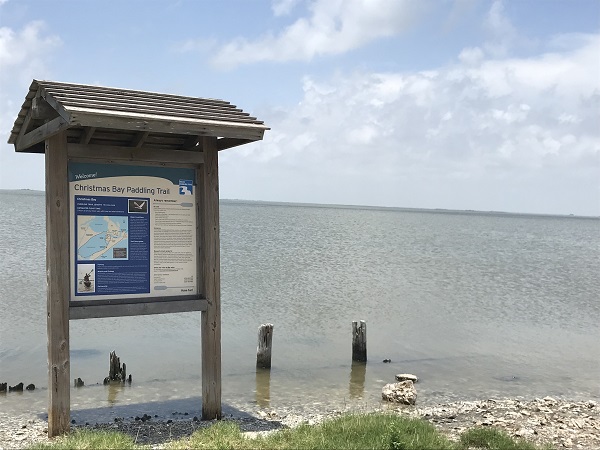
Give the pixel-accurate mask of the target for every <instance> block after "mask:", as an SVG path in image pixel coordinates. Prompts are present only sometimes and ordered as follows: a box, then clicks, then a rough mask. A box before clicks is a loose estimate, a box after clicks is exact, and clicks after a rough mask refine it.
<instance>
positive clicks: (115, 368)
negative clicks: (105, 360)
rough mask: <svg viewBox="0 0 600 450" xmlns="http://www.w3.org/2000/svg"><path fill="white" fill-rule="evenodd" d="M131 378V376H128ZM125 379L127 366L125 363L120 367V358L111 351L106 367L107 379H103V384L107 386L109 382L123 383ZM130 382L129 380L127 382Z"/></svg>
mask: <svg viewBox="0 0 600 450" xmlns="http://www.w3.org/2000/svg"><path fill="white" fill-rule="evenodd" d="M130 377H131V375H130ZM126 379H127V366H126V365H125V363H123V364H122V365H121V358H119V357H118V356H117V353H116V352H114V351H112V352H110V356H109V366H108V377H106V378H105V379H104V384H108V383H110V382H111V381H121V382H123V383H125V380H126ZM129 382H131V380H130V381H129Z"/></svg>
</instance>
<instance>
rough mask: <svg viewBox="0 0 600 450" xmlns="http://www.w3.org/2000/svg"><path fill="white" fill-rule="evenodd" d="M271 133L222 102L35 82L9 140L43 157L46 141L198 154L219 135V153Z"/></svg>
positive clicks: (245, 114)
mask: <svg viewBox="0 0 600 450" xmlns="http://www.w3.org/2000/svg"><path fill="white" fill-rule="evenodd" d="M268 129H269V128H268V127H267V126H265V124H264V122H262V121H260V120H258V119H257V118H256V117H252V116H250V115H249V114H248V113H245V112H244V111H242V110H241V109H239V108H237V107H236V106H235V105H232V104H231V103H229V102H226V101H224V100H218V99H209V98H196V97H183V96H179V95H170V94H160V93H155V92H144V91H135V90H129V89H117V88H108V87H102V86H90V85H82V84H71V83H59V82H54V81H38V80H33V82H32V83H31V86H30V87H29V92H28V93H27V96H26V97H25V101H24V102H23V106H22V107H21V111H20V112H19V115H18V116H17V119H16V120H15V123H14V126H13V129H12V131H11V134H10V138H9V139H8V143H9V144H14V145H15V150H16V151H18V152H30V153H43V152H44V140H45V139H46V138H48V137H50V136H52V135H53V134H56V133H58V132H60V131H63V130H67V141H68V142H69V143H76V144H88V145H109V146H116V147H136V148H148V149H162V150H193V149H196V148H197V145H198V142H199V141H200V140H201V138H202V137H203V136H215V137H218V138H220V139H218V141H217V147H218V149H219V150H223V149H225V148H230V147H234V146H236V145H241V144H245V143H248V142H252V141H257V140H261V139H262V138H263V135H264V132H265V131H266V130H268Z"/></svg>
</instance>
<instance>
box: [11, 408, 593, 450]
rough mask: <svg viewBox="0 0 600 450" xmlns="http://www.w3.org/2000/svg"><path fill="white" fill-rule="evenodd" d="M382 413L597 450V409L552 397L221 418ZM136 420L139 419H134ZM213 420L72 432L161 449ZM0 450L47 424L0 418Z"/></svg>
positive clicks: (273, 423) (253, 427) (264, 423)
mask: <svg viewBox="0 0 600 450" xmlns="http://www.w3.org/2000/svg"><path fill="white" fill-rule="evenodd" d="M369 412H388V413H392V414H400V415H404V416H407V417H413V418H422V419H425V420H428V421H429V422H431V423H432V424H433V425H434V426H435V427H436V428H437V429H438V430H440V431H441V432H442V433H443V434H445V435H446V436H448V437H449V438H450V439H454V440H455V439H457V438H458V436H459V435H460V434H461V433H462V432H464V431H465V430H467V429H469V428H473V427H494V428H498V429H500V430H502V431H505V432H506V433H507V434H509V435H510V436H512V437H514V438H521V439H525V440H527V441H529V442H532V443H535V444H538V445H539V444H550V445H552V446H554V447H555V448H559V449H561V448H565V449H591V448H600V404H599V403H598V402H596V401H593V400H586V401H569V400H564V399H555V398H552V397H544V398H536V399H529V400H526V399H523V398H502V399H488V400H474V401H454V402H448V403H439V404H436V405H430V406H419V405H418V404H417V406H398V405H392V404H378V405H371V406H369V405H366V404H365V405H364V406H363V407H356V406H354V407H351V408H346V409H326V408H323V409H319V408H315V409H314V410H313V411H311V412H307V411H306V409H303V411H302V412H301V413H298V412H297V411H294V410H293V409H286V408H280V409H277V408H273V409H265V410H262V409H259V410H256V411H244V412H243V413H244V415H243V416H242V415H232V414H230V415H226V416H225V415H224V417H223V420H227V421H234V422H236V423H238V424H239V426H240V429H241V430H242V431H244V432H246V433H248V435H249V436H256V435H259V434H262V433H265V432H271V431H276V430H278V429H282V428H292V427H295V426H298V425H300V424H304V423H307V424H309V425H316V424H319V423H321V422H323V421H325V420H328V419H332V418H335V417H338V416H340V415H342V414H350V413H369ZM138 419H139V418H138ZM213 423H214V421H206V422H202V421H200V420H198V418H197V417H193V416H191V415H189V414H188V413H173V418H172V419H165V418H164V417H163V418H155V417H150V419H148V420H144V421H142V420H137V421H136V420H135V418H134V419H131V418H115V420H114V422H103V423H98V424H74V425H72V427H71V429H72V430H77V429H90V430H110V431H119V432H122V433H125V434H128V435H130V436H131V437H132V438H133V439H134V440H135V441H136V442H137V443H138V444H144V445H149V446H151V448H163V447H164V446H165V445H166V443H167V442H169V441H171V440H177V439H181V438H185V437H188V436H190V435H191V434H192V433H193V432H194V431H195V430H197V429H199V428H202V427H207V426H210V425H211V424H213ZM0 425H1V426H0V450H4V449H13V448H25V447H27V446H31V445H32V444H35V443H40V442H49V439H48V437H47V422H46V421H45V420H42V419H39V418H37V417H35V416H32V415H21V416H15V417H6V418H5V416H1V419H0Z"/></svg>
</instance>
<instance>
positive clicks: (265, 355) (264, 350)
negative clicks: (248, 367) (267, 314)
mask: <svg viewBox="0 0 600 450" xmlns="http://www.w3.org/2000/svg"><path fill="white" fill-rule="evenodd" d="M272 344H273V324H272V323H264V324H262V325H261V326H260V327H258V347H257V349H256V367H258V368H260V369H270V368H271V347H272Z"/></svg>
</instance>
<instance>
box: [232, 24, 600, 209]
mask: <svg viewBox="0 0 600 450" xmlns="http://www.w3.org/2000/svg"><path fill="white" fill-rule="evenodd" d="M578 42H579V43H580V46H579V47H577V48H569V49H568V50H564V51H562V52H552V53H546V54H541V55H539V56H537V57H535V58H527V59H525V58H523V59H518V58H504V59H483V60H481V61H480V62H479V63H478V64H477V65H475V66H474V65H472V64H471V61H466V62H463V61H460V60H459V61H460V62H459V63H458V64H455V65H451V66H446V67H441V68H439V69H437V70H435V71H429V72H403V73H355V74H353V75H350V76H342V75H337V76H336V77H334V78H333V79H331V80H328V81H323V80H321V81H317V80H314V79H311V78H307V79H305V80H304V95H303V98H302V101H301V102H300V103H299V104H298V105H297V106H296V107H295V108H293V109H292V110H289V111H287V112H282V111H277V112H273V113H269V112H263V113H261V114H259V116H261V118H264V119H265V120H266V122H267V123H268V125H269V126H271V127H272V131H269V132H267V135H266V140H265V141H264V142H263V143H261V144H257V145H253V146H249V147H248V148H247V149H246V152H247V153H246V154H245V155H244V156H246V157H242V160H243V161H241V162H240V164H242V165H247V164H248V163H249V162H250V161H251V163H252V164H254V163H255V162H256V161H260V163H259V164H258V166H262V167H265V168H266V167H269V168H270V171H271V172H272V173H276V172H280V171H283V172H285V171H286V170H289V169H290V168H293V167H302V168H303V169H302V170H304V171H307V173H308V174H309V175H308V179H310V182H311V183H315V185H322V186H326V185H327V180H330V179H331V178H330V174H331V173H333V172H335V174H336V182H335V184H336V186H333V185H332V186H331V187H330V189H332V191H334V192H336V193H337V194H336V195H337V197H335V198H332V199H331V200H332V201H337V202H343V200H342V198H344V196H345V195H347V194H348V193H353V195H354V194H356V192H354V191H353V186H354V185H355V184H356V183H367V184H369V186H370V187H373V186H382V192H385V194H383V193H381V192H378V190H377V189H372V190H371V192H372V193H373V192H374V193H375V194H372V195H374V197H373V198H356V199H355V200H354V201H352V200H350V201H349V202H354V203H356V202H358V201H361V202H364V203H368V204H377V203H380V204H381V203H385V204H395V205H404V206H432V207H436V206H442V207H460V203H457V204H455V205H451V204H440V203H438V204H436V203H434V201H437V200H435V199H442V198H443V197H444V196H443V195H440V192H432V193H431V199H430V200H426V199H424V198H422V196H418V195H417V196H416V195H414V193H413V192H411V190H414V189H415V186H423V185H424V184H425V185H428V186H434V185H437V184H440V183H442V184H443V182H444V180H445V182H447V183H449V184H451V183H459V180H460V183H468V182H469V183H471V185H472V186H483V185H484V184H486V183H487V184H493V182H496V183H506V182H509V181H508V180H511V181H510V183H512V184H511V189H515V186H522V188H523V189H526V188H525V187H523V186H528V184H527V183H529V182H530V181H527V180H538V179H539V180H541V179H543V177H544V176H545V175H544V174H545V173H556V171H561V172H562V173H563V174H564V176H565V177H571V178H572V179H573V180H577V183H580V184H581V183H587V184H585V185H586V186H587V187H588V191H587V192H581V193H580V196H579V197H580V198H578V199H577V201H574V202H573V203H574V204H575V203H577V202H580V203H581V205H579V206H580V211H584V210H585V207H586V206H585V205H587V207H588V209H587V210H585V211H586V213H588V214H591V213H592V211H596V212H595V213H596V214H598V213H600V211H598V202H597V198H598V191H597V189H598V183H597V179H598V174H599V173H600V167H599V164H600V130H599V129H598V124H597V118H598V114H599V109H598V108H599V102H600V66H599V65H598V55H599V54H600V35H589V36H587V37H586V39H579V40H578ZM224 158H225V159H224V161H225V164H226V165H227V164H236V163H235V162H234V160H237V159H239V158H240V154H239V153H236V154H235V155H233V156H232V157H231V158H233V159H232V160H229V159H228V158H229V155H228V154H227V153H225V154H224ZM345 177H346V178H345ZM554 177H555V176H554V175H552V176H551V178H552V179H554ZM594 180H595V181H594ZM546 181H548V180H546ZM573 183H575V182H573ZM548 184H551V183H550V182H549V181H548ZM338 185H339V186H338ZM505 187H506V186H504V185H502V184H499V185H498V186H497V188H502V189H504V188H505ZM527 189H531V186H529V187H527ZM557 189H558V188H557ZM482 193H483V191H482ZM360 195H366V194H364V193H363V194H360ZM476 195H480V194H479V193H478V192H474V193H472V196H476ZM481 195H483V194H481ZM548 195H551V194H550V193H548ZM561 195H563V196H564V194H561ZM332 196H333V194H332ZM436 196H437V197H436ZM416 198H419V199H420V203H413V202H414V201H415V200H414V199H416ZM594 198H596V204H595V205H594V204H593V201H592V200H590V199H594ZM336 199H337V200H336ZM440 201H442V200H440ZM465 201H467V200H465ZM347 202H348V201H347ZM586 202H587V203H586ZM540 205H541V203H540ZM474 206H475V209H480V208H484V209H485V208H486V206H485V204H481V205H480V204H477V205H474ZM544 206H547V205H544ZM463 207H464V206H463ZM492 207H493V206H492ZM538 207H539V205H538V204H536V203H531V204H530V205H528V206H522V210H525V211H527V210H529V211H535V210H536V208H538ZM563 207H564V208H568V207H570V206H569V205H563ZM487 208H488V209H489V208H490V206H489V205H488V206H487ZM496 209H511V207H510V206H504V207H503V206H502V205H499V206H497V207H496ZM512 209H514V207H513V208H512Z"/></svg>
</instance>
